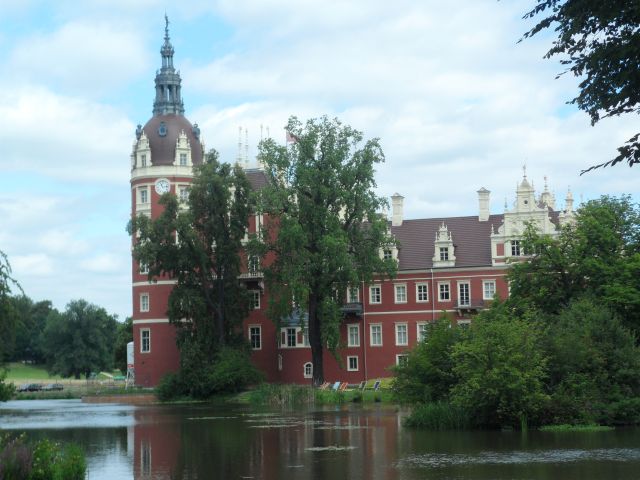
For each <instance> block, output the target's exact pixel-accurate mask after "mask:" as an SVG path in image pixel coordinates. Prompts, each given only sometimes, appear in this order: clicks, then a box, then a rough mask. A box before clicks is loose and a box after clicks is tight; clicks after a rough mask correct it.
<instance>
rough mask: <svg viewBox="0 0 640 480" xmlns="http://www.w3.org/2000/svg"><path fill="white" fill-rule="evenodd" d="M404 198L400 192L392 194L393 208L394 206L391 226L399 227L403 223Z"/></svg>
mask: <svg viewBox="0 0 640 480" xmlns="http://www.w3.org/2000/svg"><path fill="white" fill-rule="evenodd" d="M403 200H404V197H403V196H402V195H400V194H399V193H394V194H393V195H392V196H391V208H392V215H391V226H392V227H399V226H401V225H402V203H403Z"/></svg>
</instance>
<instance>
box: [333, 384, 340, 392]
mask: <svg viewBox="0 0 640 480" xmlns="http://www.w3.org/2000/svg"><path fill="white" fill-rule="evenodd" d="M339 388H340V382H336V383H334V384H333V387H331V390H333V391H334V392H337V391H338V389H339Z"/></svg>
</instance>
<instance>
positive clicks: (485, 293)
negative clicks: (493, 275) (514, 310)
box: [482, 280, 496, 300]
mask: <svg viewBox="0 0 640 480" xmlns="http://www.w3.org/2000/svg"><path fill="white" fill-rule="evenodd" d="M495 295H496V281H495V280H485V281H484V282H482V298H483V299H484V300H493V297H495Z"/></svg>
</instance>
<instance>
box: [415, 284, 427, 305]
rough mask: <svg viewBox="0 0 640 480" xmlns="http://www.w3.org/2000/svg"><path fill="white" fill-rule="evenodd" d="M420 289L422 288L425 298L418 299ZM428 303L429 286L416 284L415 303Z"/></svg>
mask: <svg viewBox="0 0 640 480" xmlns="http://www.w3.org/2000/svg"><path fill="white" fill-rule="evenodd" d="M420 287H424V293H425V295H426V296H427V298H424V299H420ZM428 301H429V284H428V283H426V282H421V283H416V302H417V303H427V302H428Z"/></svg>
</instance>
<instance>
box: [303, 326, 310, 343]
mask: <svg viewBox="0 0 640 480" xmlns="http://www.w3.org/2000/svg"><path fill="white" fill-rule="evenodd" d="M302 344H303V345H304V346H305V347H310V346H311V344H310V343H309V329H308V328H306V327H305V328H303V329H302Z"/></svg>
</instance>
